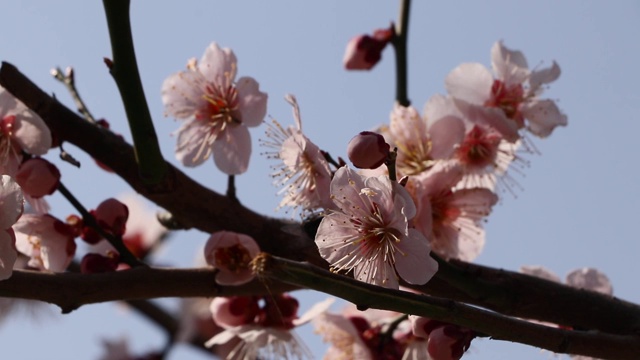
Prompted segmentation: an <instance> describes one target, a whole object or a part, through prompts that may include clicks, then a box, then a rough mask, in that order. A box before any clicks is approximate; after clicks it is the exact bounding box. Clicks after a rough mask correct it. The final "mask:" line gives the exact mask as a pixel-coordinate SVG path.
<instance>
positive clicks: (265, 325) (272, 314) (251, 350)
mask: <svg viewBox="0 0 640 360" xmlns="http://www.w3.org/2000/svg"><path fill="white" fill-rule="evenodd" d="M280 297H282V296H274V297H272V298H270V297H266V298H265V299H264V300H265V302H266V305H265V308H263V309H261V311H260V312H259V314H258V315H257V316H255V317H254V318H253V319H249V320H247V321H246V322H245V323H244V324H243V325H239V326H233V327H227V326H225V324H224V323H225V322H224V321H221V323H222V324H221V323H220V322H218V321H216V322H217V323H218V325H221V326H222V327H225V328H226V330H225V331H223V332H221V333H219V334H217V335H216V336H214V337H213V338H211V339H209V341H207V342H206V343H205V346H207V347H211V346H213V345H222V344H226V343H227V342H229V341H231V340H232V339H234V338H236V337H239V338H240V339H241V340H242V342H241V343H239V344H238V345H237V346H236V347H235V348H234V349H233V350H232V351H231V352H230V353H229V354H228V356H227V357H226V359H228V360H239V359H243V360H253V359H258V358H265V359H273V358H277V359H311V358H313V356H312V355H311V353H310V351H309V349H308V348H307V347H306V346H305V345H304V344H303V343H302V342H301V341H300V340H299V339H298V337H297V336H296V335H295V333H294V332H293V331H292V330H293V329H294V328H295V327H298V326H301V325H304V324H306V323H308V322H309V321H311V320H312V319H313V318H315V317H317V316H319V315H320V314H322V313H324V312H325V311H326V310H327V309H328V308H329V306H331V304H332V303H333V299H327V300H325V301H322V302H320V303H317V304H315V305H314V306H312V307H311V309H309V310H308V311H307V312H306V313H304V314H303V315H302V316H300V317H298V316H297V314H296V312H297V301H296V302H295V303H294V302H291V301H290V300H288V299H291V298H290V297H288V296H284V297H282V298H280ZM275 298H278V299H279V300H281V301H274V300H273V299H275ZM282 300H283V301H282ZM283 303H284V306H282V304H283ZM292 305H293V306H292ZM269 306H271V307H272V308H271V309H269V308H268V307H269ZM274 306H275V307H278V308H273V307H274ZM214 315H217V316H221V313H220V312H217V313H215V314H214ZM214 320H216V318H214Z"/></svg>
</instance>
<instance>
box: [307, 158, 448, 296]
mask: <svg viewBox="0 0 640 360" xmlns="http://www.w3.org/2000/svg"><path fill="white" fill-rule="evenodd" d="M331 198H332V200H333V202H334V203H335V205H336V208H337V209H336V210H332V211H329V213H328V214H327V215H326V216H325V217H324V218H323V219H322V222H321V223H320V226H319V228H318V232H317V234H316V239H315V241H316V245H317V246H318V248H319V250H320V255H321V256H322V257H323V258H324V259H325V260H327V262H329V264H330V265H331V267H332V269H333V270H334V271H340V272H348V271H350V270H353V271H354V277H355V278H356V279H357V280H360V281H364V282H367V283H370V284H375V285H381V286H384V287H388V288H392V289H398V286H399V283H398V278H399V277H400V278H402V279H403V280H405V281H407V282H408V283H411V284H425V283H426V282H427V281H429V279H431V277H432V276H433V275H434V274H435V272H436V271H437V269H438V265H437V263H436V262H435V260H433V259H432V258H431V257H430V256H429V252H430V247H429V242H428V241H427V239H426V238H425V236H424V235H422V234H421V233H420V232H419V231H417V230H415V229H410V228H409V226H408V222H409V220H410V219H411V218H413V217H414V215H415V211H416V209H415V205H414V204H413V201H412V200H411V197H410V196H409V194H408V193H407V191H406V190H405V189H404V188H403V187H402V186H400V185H399V184H397V183H395V182H392V181H391V180H390V179H389V178H388V177H387V176H379V177H369V178H365V177H362V176H360V175H358V174H356V173H355V172H353V171H352V170H351V169H349V168H348V167H346V166H344V167H342V168H340V169H338V171H337V172H336V173H335V175H334V177H333V180H332V181H331ZM396 272H397V273H396Z"/></svg>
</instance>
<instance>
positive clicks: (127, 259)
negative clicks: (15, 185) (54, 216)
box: [58, 182, 147, 267]
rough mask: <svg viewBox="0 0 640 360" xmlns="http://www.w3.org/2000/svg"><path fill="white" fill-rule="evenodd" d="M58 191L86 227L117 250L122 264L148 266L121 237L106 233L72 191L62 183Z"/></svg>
mask: <svg viewBox="0 0 640 360" xmlns="http://www.w3.org/2000/svg"><path fill="white" fill-rule="evenodd" d="M58 191H59V192H60V193H61V194H62V196H64V197H65V198H66V199H67V201H69V202H70V203H71V205H73V207H74V208H76V210H78V212H79V213H80V215H82V221H83V223H84V225H85V226H90V227H92V228H93V229H94V230H96V231H97V232H98V234H100V236H102V237H103V238H105V239H106V240H107V241H109V243H110V244H111V245H112V246H113V247H114V248H116V250H117V251H118V253H119V254H120V260H122V262H124V263H126V264H128V265H129V266H133V267H137V266H147V264H145V263H143V262H142V261H140V260H139V259H138V258H136V257H135V255H133V254H132V253H131V251H129V249H128V248H127V247H126V246H125V245H124V242H122V238H121V237H119V236H115V235H113V234H110V233H108V232H106V231H105V230H104V229H103V228H102V227H101V226H100V225H98V222H97V221H96V218H95V217H94V216H93V215H92V214H91V213H90V212H89V211H87V209H86V208H85V207H84V206H83V205H82V204H81V203H80V201H78V199H77V198H76V197H75V196H74V195H73V194H72V193H71V191H69V189H67V187H66V186H64V184H63V183H62V182H60V183H59V184H58Z"/></svg>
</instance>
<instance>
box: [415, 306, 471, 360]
mask: <svg viewBox="0 0 640 360" xmlns="http://www.w3.org/2000/svg"><path fill="white" fill-rule="evenodd" d="M409 320H410V321H411V327H412V330H413V334H414V335H415V336H417V337H420V338H423V339H426V340H427V343H426V352H427V353H428V354H429V355H428V357H427V359H428V360H459V359H461V358H462V355H464V353H465V352H466V351H467V350H468V349H469V346H470V345H471V341H472V340H473V339H474V338H475V337H476V334H475V332H474V331H473V330H470V329H467V328H463V327H460V326H457V325H453V324H449V323H445V322H442V321H437V320H433V319H428V318H424V317H420V316H414V315H409Z"/></svg>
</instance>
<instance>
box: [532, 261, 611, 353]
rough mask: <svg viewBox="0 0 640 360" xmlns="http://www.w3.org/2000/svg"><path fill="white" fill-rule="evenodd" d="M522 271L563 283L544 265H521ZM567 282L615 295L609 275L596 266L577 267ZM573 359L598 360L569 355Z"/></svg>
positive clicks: (582, 287) (578, 286)
mask: <svg viewBox="0 0 640 360" xmlns="http://www.w3.org/2000/svg"><path fill="white" fill-rule="evenodd" d="M520 272H521V273H524V274H527V275H531V276H535V277H539V278H542V279H545V280H549V281H553V282H557V283H561V282H562V280H561V279H560V278H559V277H558V275H556V274H554V273H553V272H551V271H550V270H548V269H546V268H545V267H543V266H538V265H534V266H521V267H520ZM565 283H566V284H567V285H568V286H571V287H574V288H577V289H585V290H590V291H595V292H598V293H601V294H603V295H607V296H613V286H612V285H611V282H610V281H609V278H608V277H607V275H605V274H604V273H603V272H602V271H600V270H598V269H595V268H588V267H585V268H580V269H575V270H573V271H571V272H569V273H568V274H567V276H566V277H565ZM548 325H552V324H548ZM569 356H570V357H571V359H572V360H598V359H597V358H593V357H590V356H582V355H569Z"/></svg>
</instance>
